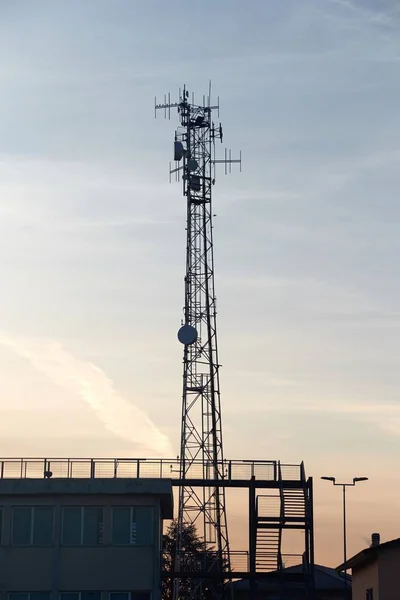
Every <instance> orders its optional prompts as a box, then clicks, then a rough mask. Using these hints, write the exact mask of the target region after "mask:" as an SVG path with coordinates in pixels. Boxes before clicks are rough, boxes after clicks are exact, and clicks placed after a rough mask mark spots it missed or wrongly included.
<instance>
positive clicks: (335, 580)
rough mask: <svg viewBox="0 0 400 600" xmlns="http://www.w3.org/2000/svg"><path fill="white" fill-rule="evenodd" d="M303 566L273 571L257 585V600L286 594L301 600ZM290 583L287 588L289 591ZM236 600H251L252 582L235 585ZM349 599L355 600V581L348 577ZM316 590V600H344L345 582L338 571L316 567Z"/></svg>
mask: <svg viewBox="0 0 400 600" xmlns="http://www.w3.org/2000/svg"><path fill="white" fill-rule="evenodd" d="M303 570H304V569H303V566H302V565H295V566H293V567H288V568H286V569H282V571H272V572H271V573H268V575H267V576H265V577H264V578H263V579H262V580H259V581H257V583H256V592H255V598H256V600H277V598H281V597H282V593H283V592H284V597H285V599H286V598H287V599H288V600H292V599H293V600H299V599H300V598H304V595H303V594H304V592H303V591H302V589H301V588H298V589H296V582H297V581H298V580H299V576H300V580H301V575H302V574H303ZM285 584H286V588H285ZM234 588H235V593H234V597H235V600H249V598H250V586H249V581H248V580H244V579H242V580H240V581H236V582H235V583H234ZM346 589H347V594H348V595H347V598H348V600H351V579H350V577H348V578H347V587H346ZM314 590H315V596H314V599H315V600H343V593H344V580H343V576H342V575H340V574H339V573H338V572H337V571H336V570H335V569H331V568H329V567H323V566H321V565H314Z"/></svg>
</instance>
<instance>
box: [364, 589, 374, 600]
mask: <svg viewBox="0 0 400 600" xmlns="http://www.w3.org/2000/svg"><path fill="white" fill-rule="evenodd" d="M365 600H374V588H368V589H367V590H365Z"/></svg>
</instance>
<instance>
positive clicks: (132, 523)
mask: <svg viewBox="0 0 400 600" xmlns="http://www.w3.org/2000/svg"><path fill="white" fill-rule="evenodd" d="M142 508H146V509H150V511H151V535H149V539H148V540H147V541H143V540H142V536H141V531H142V529H141V527H142V522H141V517H140V514H139V513H140V509H142ZM119 509H129V510H130V513H129V540H130V541H129V542H116V541H115V540H114V511H115V510H119ZM154 532H155V513H154V506H153V505H151V504H136V505H129V504H126V505H125V504H118V505H114V506H111V535H110V540H111V545H112V546H121V547H123V546H125V547H128V546H129V547H131V546H137V547H138V548H140V547H149V546H153V545H154Z"/></svg>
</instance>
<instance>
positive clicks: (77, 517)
mask: <svg viewBox="0 0 400 600" xmlns="http://www.w3.org/2000/svg"><path fill="white" fill-rule="evenodd" d="M62 543H63V544H65V545H66V546H97V545H99V544H102V543H103V508H102V507H101V506H64V508H63V523H62ZM77 593H78V592H77ZM96 593H97V592H96ZM67 600H69V599H67ZM71 600H74V599H71ZM85 600H86V599H85Z"/></svg>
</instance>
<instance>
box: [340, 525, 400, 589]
mask: <svg viewBox="0 0 400 600" xmlns="http://www.w3.org/2000/svg"><path fill="white" fill-rule="evenodd" d="M346 566H347V568H348V569H351V572H352V581H353V600H398V599H399V598H400V591H399V590H400V583H399V572H400V538H397V539H394V540H390V541H389V542H385V543H383V544H381V543H380V539H379V534H376V533H375V534H373V535H372V539H371V546H370V547H369V548H365V549H364V550H361V552H358V553H357V554H355V555H354V556H352V557H351V558H350V559H348V560H347V565H346ZM337 569H338V570H339V571H341V570H343V569H344V565H343V564H342V565H339V566H338V567H337Z"/></svg>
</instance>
